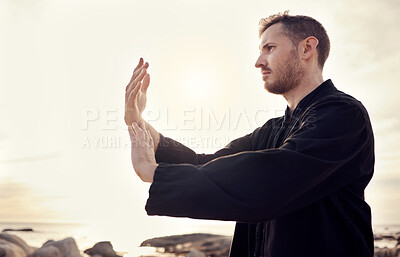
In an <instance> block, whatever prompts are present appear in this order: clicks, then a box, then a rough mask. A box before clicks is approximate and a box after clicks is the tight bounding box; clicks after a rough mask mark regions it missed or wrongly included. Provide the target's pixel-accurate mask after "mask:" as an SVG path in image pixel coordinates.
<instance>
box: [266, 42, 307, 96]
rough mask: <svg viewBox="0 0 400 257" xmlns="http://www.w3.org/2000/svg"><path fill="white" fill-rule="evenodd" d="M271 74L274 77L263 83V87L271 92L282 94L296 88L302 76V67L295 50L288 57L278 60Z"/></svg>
mask: <svg viewBox="0 0 400 257" xmlns="http://www.w3.org/2000/svg"><path fill="white" fill-rule="evenodd" d="M274 70H275V72H272V73H271V74H272V75H274V76H275V79H274V80H272V81H270V82H267V81H265V83H264V88H265V89H266V90H267V91H268V92H270V93H273V94H279V95H282V94H284V93H287V92H289V91H290V90H292V89H294V88H296V87H297V86H298V85H299V84H300V81H301V80H302V79H303V76H304V69H303V68H302V67H301V66H300V59H299V57H298V55H297V53H296V51H295V50H293V51H291V53H290V54H289V56H288V58H286V59H285V60H284V61H282V62H280V63H279V64H278V65H277V66H276V67H275V69H274Z"/></svg>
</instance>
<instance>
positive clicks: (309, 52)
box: [300, 36, 319, 60]
mask: <svg viewBox="0 0 400 257" xmlns="http://www.w3.org/2000/svg"><path fill="white" fill-rule="evenodd" d="M318 43H319V41H318V39H317V38H316V37H313V36H310V37H308V38H306V39H304V40H303V41H302V43H301V44H300V45H301V48H300V51H301V52H300V54H301V56H302V58H303V59H305V60H308V59H310V58H311V57H313V56H316V55H317V54H318V53H317V45H318Z"/></svg>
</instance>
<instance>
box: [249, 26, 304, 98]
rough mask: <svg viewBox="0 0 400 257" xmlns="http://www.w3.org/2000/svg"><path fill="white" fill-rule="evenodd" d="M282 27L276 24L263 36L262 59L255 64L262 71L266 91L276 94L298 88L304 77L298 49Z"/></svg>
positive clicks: (259, 58) (261, 45)
mask: <svg viewBox="0 0 400 257" xmlns="http://www.w3.org/2000/svg"><path fill="white" fill-rule="evenodd" d="M281 27H282V24H280V23H277V24H274V25H272V26H271V27H269V28H268V29H267V30H266V31H264V33H263V34H262V35H261V44H260V57H258V59H257V62H256V64H255V66H256V67H257V68H260V69H261V74H262V79H263V80H264V87H265V89H266V90H267V91H268V92H270V93H274V94H285V93H287V92H289V91H290V90H292V89H293V88H295V87H297V85H299V83H300V81H301V80H302V78H303V75H304V70H303V68H302V67H301V63H300V59H299V56H298V52H297V47H294V46H293V44H292V43H291V41H290V39H289V38H288V37H287V36H286V35H285V34H283V33H282V29H281Z"/></svg>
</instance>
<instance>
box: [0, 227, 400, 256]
mask: <svg viewBox="0 0 400 257" xmlns="http://www.w3.org/2000/svg"><path fill="white" fill-rule="evenodd" d="M7 231H13V230H7ZM26 231H29V230H26ZM374 240H375V244H376V246H375V254H374V256H375V257H400V232H397V233H385V234H376V235H375V236H374ZM230 244H231V237H230V236H222V235H214V234H204V233H195V234H185V235H174V236H166V237H157V238H152V239H148V240H145V241H143V242H142V243H141V245H140V246H142V247H154V248H155V249H157V255H142V256H138V257H162V256H165V257H173V256H176V257H223V256H228V254H229V248H230ZM379 246H381V247H379ZM82 256H92V257H122V256H123V254H121V253H117V252H115V251H114V249H113V246H112V244H111V243H110V242H106V241H104V242H98V243H96V244H95V245H94V246H93V247H92V248H89V249H86V250H85V251H83V252H81V251H80V250H79V249H78V246H77V244H76V242H75V239H74V238H72V237H68V238H65V239H63V240H59V241H53V240H49V241H47V242H46V243H44V244H43V246H42V247H40V248H36V247H31V246H29V245H28V244H27V243H26V242H24V241H23V240H22V239H21V238H19V237H18V236H16V235H13V234H10V233H8V232H2V233H0V257H82Z"/></svg>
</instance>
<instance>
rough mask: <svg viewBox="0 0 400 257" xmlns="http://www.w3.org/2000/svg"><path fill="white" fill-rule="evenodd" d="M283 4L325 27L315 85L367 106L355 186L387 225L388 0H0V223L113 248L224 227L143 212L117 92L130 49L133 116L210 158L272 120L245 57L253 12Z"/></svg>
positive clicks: (251, 55)
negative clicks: (135, 78) (366, 151)
mask: <svg viewBox="0 0 400 257" xmlns="http://www.w3.org/2000/svg"><path fill="white" fill-rule="evenodd" d="M285 10H290V14H293V15H295V14H303V15H308V16H312V17H314V18H315V19H317V20H318V21H320V22H321V23H322V24H323V25H324V27H325V28H326V30H327V32H328V35H329V36H330V40H331V53H330V57H329V58H328V61H327V63H326V65H325V69H324V79H328V78H330V79H332V81H333V82H334V83H335V85H336V87H337V88H338V89H340V90H342V91H345V92H346V93H349V94H351V95H353V96H354V97H356V98H357V99H359V100H360V101H361V102H362V103H363V104H364V105H365V106H366V108H367V110H368V111H369V114H370V117H371V120H372V125H373V128H374V132H375V139H376V169H375V176H374V178H373V180H372V181H371V183H370V185H369V186H368V187H367V190H366V201H367V202H368V203H369V204H370V206H371V208H372V212H373V225H374V228H375V229H379V228H380V227H388V226H389V227H390V226H396V225H398V224H400V205H399V204H398V203H399V202H400V190H399V185H400V174H399V172H398V171H399V165H400V158H399V157H400V150H399V147H398V146H399V144H400V116H399V114H397V112H398V109H399V107H400V102H399V101H398V96H399V95H400V87H399V86H398V81H399V80H400V77H399V76H400V75H399V74H400V73H399V72H398V71H397V68H398V67H399V66H400V49H399V47H398V45H399V44H398V42H399V41H400V34H399V33H397V32H398V27H399V25H400V2H399V1H396V0H385V1H373V0H366V1H361V0H347V1H343V0H341V1H334V2H333V1H327V0H322V1H311V0H306V1H301V2H299V1H294V0H287V1H265V0H264V1H258V0H257V1H256V0H249V1H232V0H230V1H226V0H222V1H211V0H201V1H200V0H186V1H183V0H168V1H161V0H158V1H137V0H133V1H132V0H130V1H128V0H118V1H106V0H96V1H94V0H93V1H92V0H84V1H82V0H79V1H78V0H2V1H0V206H1V207H0V224H2V226H3V227H6V226H17V225H19V226H23V225H24V226H25V225H26V226H31V227H32V226H36V227H39V230H40V229H42V230H43V231H47V230H46V229H48V228H49V227H50V226H53V227H52V228H53V230H52V231H53V232H54V233H55V234H57V231H64V232H63V233H67V232H66V231H69V230H68V229H67V226H72V225H71V224H74V226H76V227H79V228H80V230H79V232H76V233H77V236H78V237H79V236H80V237H81V238H80V239H78V241H79V242H78V243H80V244H81V245H85V244H91V243H92V242H93V241H94V240H111V241H112V242H113V244H114V246H115V248H116V249H121V250H126V251H130V250H131V249H130V247H136V246H137V245H138V244H139V243H140V242H141V241H143V240H144V239H147V238H150V237H154V236H163V235H171V234H180V233H191V232H212V233H219V234H226V235H230V234H232V232H233V226H234V223H233V222H217V221H197V220H190V219H183V218H166V217H148V216H147V215H146V213H145V210H144V206H145V203H146V199H147V196H148V188H149V185H148V184H145V183H143V182H141V181H140V179H139V178H138V177H137V176H136V175H135V173H134V170H133V168H132V165H131V162H130V142H129V137H128V132H127V127H126V126H125V124H124V120H123V112H124V91H125V86H126V85H127V83H128V81H129V79H130V77H131V73H132V71H133V68H134V67H135V66H136V64H137V62H138V61H139V58H140V57H143V58H144V59H145V60H146V61H148V62H149V63H150V67H149V69H148V72H149V73H150V76H151V82H150V87H149V90H148V103H147V109H146V111H145V113H144V116H145V117H146V118H147V119H148V121H149V122H150V123H151V124H152V125H153V126H154V127H155V128H156V129H157V130H159V131H160V132H161V133H163V134H164V135H165V136H169V137H172V138H174V139H176V140H178V141H180V142H182V143H184V144H185V145H187V146H189V147H191V148H192V149H194V150H195V151H197V152H207V153H208V152H214V151H216V150H218V149H219V148H221V147H223V146H224V145H226V144H227V143H229V142H230V141H231V140H233V139H235V138H237V137H240V136H242V135H245V134H247V133H250V132H251V131H253V130H254V129H255V128H257V127H259V126H261V125H263V124H264V123H265V122H266V121H267V120H268V119H269V118H272V117H276V116H280V115H283V112H284V110H285V108H286V102H285V101H284V99H283V98H282V97H281V96H276V95H271V94H269V93H267V92H266V91H265V90H264V88H263V82H262V80H261V74H260V72H259V70H258V69H256V68H255V67H254V64H255V61H256V59H257V57H258V54H259V50H258V45H259V39H258V22H259V20H260V19H261V18H263V17H266V16H269V15H271V14H274V13H277V12H283V11H285ZM46 224H47V225H46ZM62 224H64V225H65V226H64V227H57V228H54V226H55V225H57V226H62ZM46 226H47V227H46ZM74 231H78V230H76V229H75V230H74ZM59 236H60V237H61V236H63V235H59ZM43 237H44V236H43ZM32 240H36V241H37V242H36V241H35V243H36V244H40V242H39V241H38V240H39V239H38V237H37V236H36V237H35V238H32ZM40 240H41V239H40ZM28 243H29V242H28Z"/></svg>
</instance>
